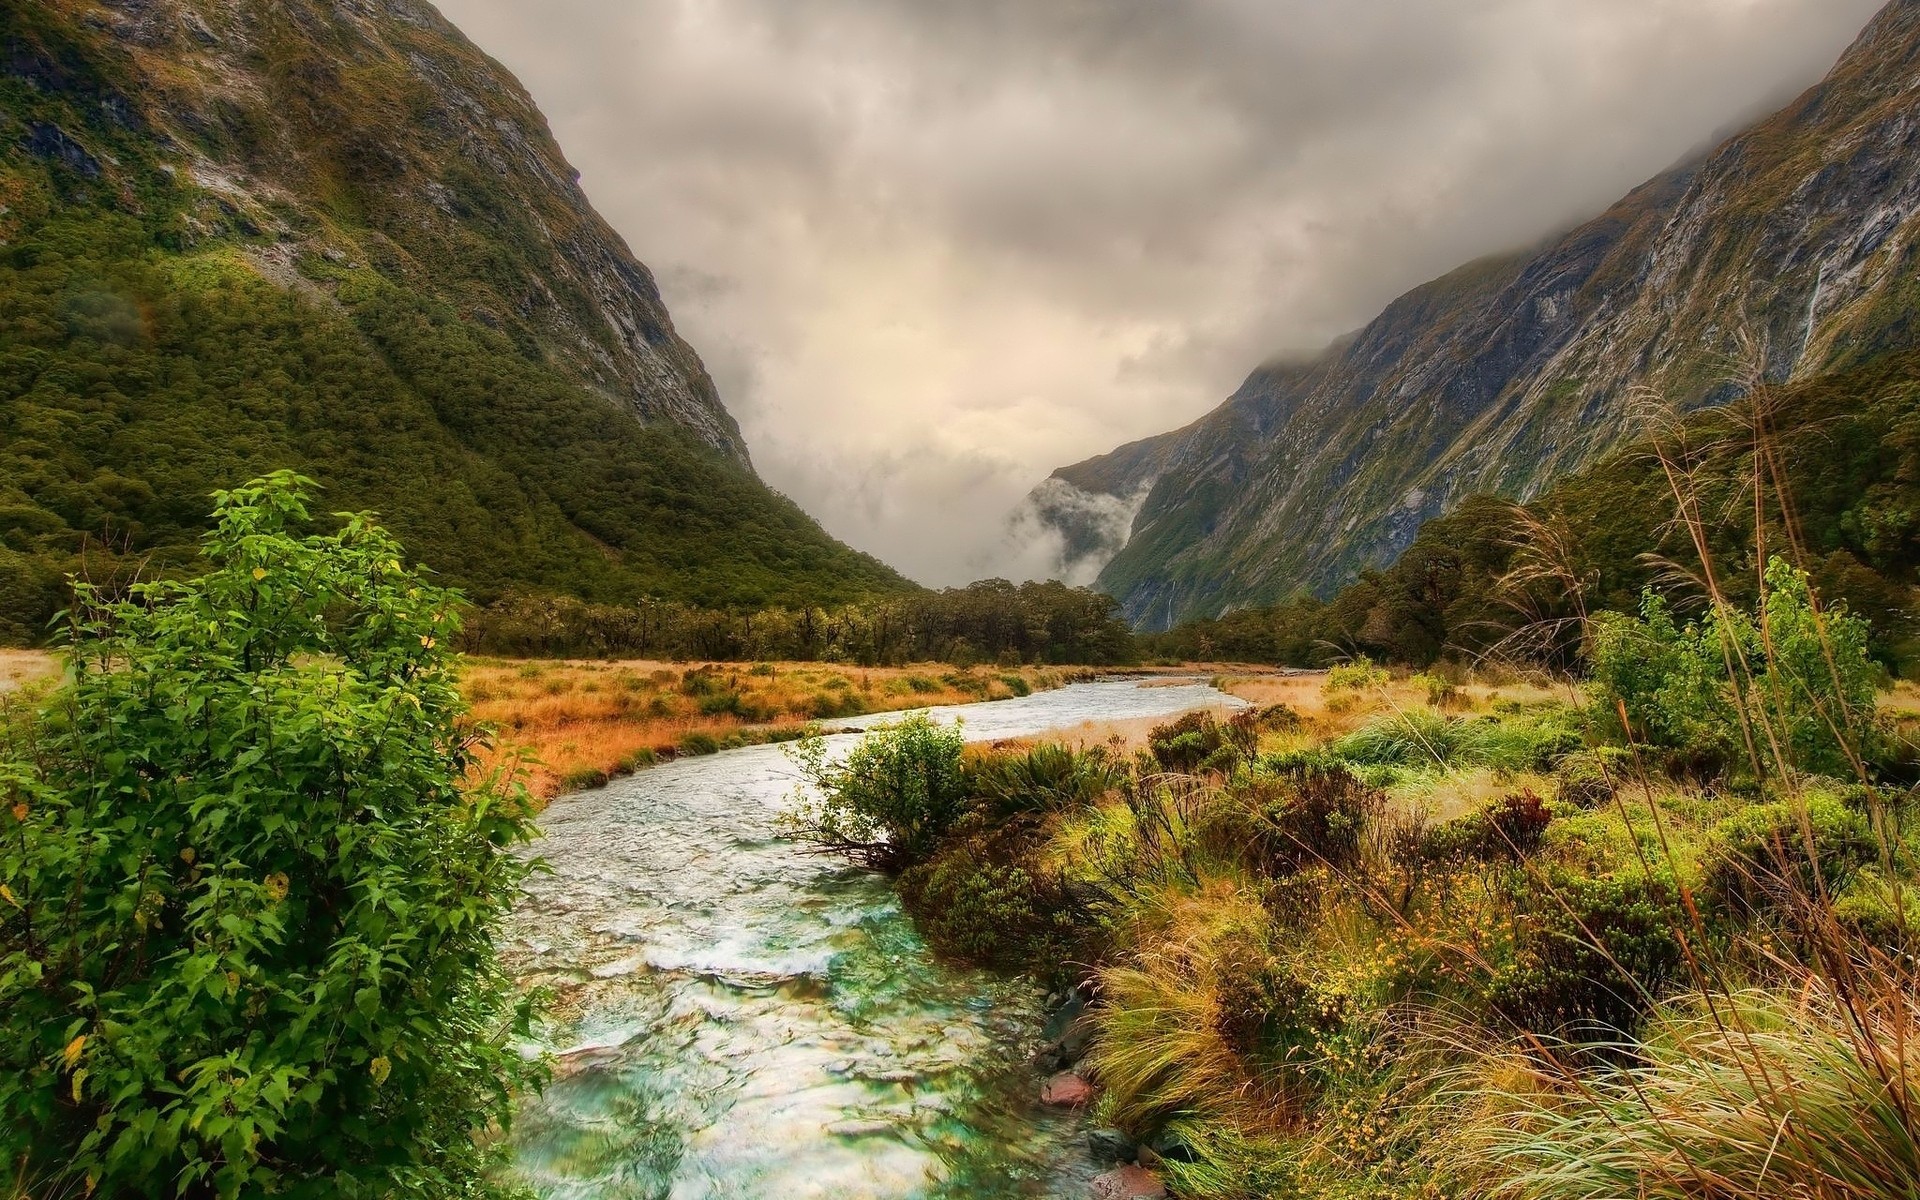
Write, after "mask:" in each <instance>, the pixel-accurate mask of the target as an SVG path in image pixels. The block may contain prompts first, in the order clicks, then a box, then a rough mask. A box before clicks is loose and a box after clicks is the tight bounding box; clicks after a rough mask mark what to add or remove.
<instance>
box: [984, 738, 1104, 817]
mask: <svg viewBox="0 0 1920 1200" xmlns="http://www.w3.org/2000/svg"><path fill="white" fill-rule="evenodd" d="M966 771H967V791H968V794H969V795H970V796H972V798H973V800H974V803H975V804H976V806H978V807H979V808H980V809H982V810H983V811H984V812H986V813H988V814H990V815H991V816H993V817H994V818H995V819H998V820H1005V819H1007V818H1009V817H1014V816H1018V815H1020V814H1022V813H1032V812H1062V811H1066V810H1068V809H1073V808H1085V807H1087V806H1088V805H1091V804H1093V803H1094V802H1095V801H1097V800H1099V799H1100V798H1101V797H1102V796H1104V795H1105V794H1106V793H1107V792H1108V791H1110V790H1112V789H1113V787H1114V786H1115V785H1116V784H1118V782H1119V780H1120V772H1119V770H1118V769H1117V768H1116V767H1115V766H1114V764H1113V762H1112V760H1111V759H1110V758H1108V756H1107V755H1106V753H1105V752H1103V751H1100V750H1075V749H1073V748H1071V747H1068V746H1062V745H1058V744H1056V743H1053V742H1045V743H1042V744H1040V745H1038V746H1035V747H1033V748H1032V749H1029V750H1025V751H1016V752H1013V753H999V754H989V755H986V756H984V757H982V758H978V759H975V760H973V761H972V762H969V763H968V764H967V768H966Z"/></svg>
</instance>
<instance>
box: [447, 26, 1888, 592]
mask: <svg viewBox="0 0 1920 1200" xmlns="http://www.w3.org/2000/svg"><path fill="white" fill-rule="evenodd" d="M1879 4H1880V0H540V2H539V3H531V2H529V0H439V5H440V8H441V9H442V11H443V12H445V13H446V15H447V16H448V17H449V18H451V19H452V20H453V21H454V22H455V23H456V24H458V25H459V26H460V27H461V28H462V29H463V30H465V31H466V33H467V34H468V35H469V36H470V37H471V38H472V39H473V40H474V41H476V42H477V43H478V44H479V45H480V46H481V47H482V48H483V49H485V50H487V51H488V52H490V53H491V54H492V55H493V56H494V57H496V58H498V59H500V60H501V61H502V62H504V63H505V64H506V65H507V66H508V67H509V68H510V69H512V70H513V71H514V73H515V74H517V75H518V76H519V77H520V79H521V81H522V82H523V83H524V84H526V86H527V88H528V89H529V90H530V91H531V92H532V93H533V96H534V98H535V100H536V101H537V102H538V103H539V104H540V106H541V108H542V110H543V111H544V112H545V113H546V115H547V118H548V120H549V122H550V123H551V124H552V126H553V129H554V132H555V134H556V135H557V137H558V138H559V141H560V144H561V147H562V148H563V150H564V151H565V152H566V154H567V156H568V158H569V159H570V160H571V161H572V162H573V164H574V165H575V166H576V167H577V168H579V170H580V171H581V174H582V184H583V186H584V187H585V188H586V190H587V194H588V196H589V198H590V199H591V200H592V201H593V202H594V204H595V206H596V207H597V208H598V209H599V210H600V212H601V213H602V214H603V215H604V216H605V217H606V218H607V219H608V221H609V222H611V224H612V225H613V226H614V228H615V229H617V230H618V231H619V232H620V233H621V234H622V235H623V236H624V237H625V238H626V239H627V242H628V243H629V244H630V245H631V246H632V247H633V249H634V252H635V253H636V254H637V255H638V256H639V258H640V259H641V260H642V261H643V262H645V263H647V264H648V266H650V267H651V268H652V269H653V271H654V274H655V276H656V277H657V278H658V280H659V283H660V287H661V291H662V292H663V293H664V295H665V297H666V301H667V305H668V308H669V309H670V310H671V312H672V313H673V316H674V321H675V324H676V326H677V327H678V329H679V331H680V333H681V334H682V336H684V337H685V338H686V339H687V340H688V341H690V342H691V343H692V344H693V346H694V347H695V348H696V349H697V350H698V351H699V352H700V354H701V356H702V358H703V359H704V360H705V361H706V363H707V366H708V369H709V370H710V371H711V372H712V374H713V376H714V380H715V382H716V384H718V386H719V389H720V394H721V397H722V399H723V400H724V401H725V402H726V404H727V407H728V408H729V409H730V410H731V411H732V412H733V414H734V416H735V417H736V418H738V420H739V422H740V425H741V428H742V430H743V432H744V433H745V435H746V438H747V443H748V446H749V448H750V449H751V451H752V454H753V457H754V462H755V465H756V467H757V468H758V470H759V471H760V474H761V476H762V477H763V478H765V479H766V480H767V482H769V483H770V484H772V485H773V486H774V487H776V488H778V489H779V490H781V491H783V492H785V493H786V494H787V495H789V496H791V497H792V498H793V499H794V500H796V501H798V502H799V503H800V504H801V506H802V507H804V508H806V509H807V511H808V512H810V513H812V514H813V515H814V516H815V517H816V518H818V519H819V520H820V521H821V523H822V524H823V525H825V526H826V528H827V529H828V530H829V532H831V533H833V534H834V535H836V536H837V537H839V538H841V539H843V540H845V541H847V542H849V543H851V544H852V545H854V546H857V547H859V548H860V549H863V550H867V551H869V552H871V553H873V554H876V555H878V556H879V557H880V558H882V559H884V560H886V561H887V562H889V563H891V564H893V565H894V566H896V567H898V568H899V569H901V570H902V571H904V572H905V573H906V574H908V575H910V576H912V577H914V578H915V579H918V580H920V581H921V582H923V583H927V584H931V585H936V586H939V585H948V584H957V583H963V582H966V581H968V580H971V579H975V578H979V577H982V576H986V575H1006V576H1009V577H1013V578H1024V577H1029V576H1044V575H1046V574H1048V573H1050V571H1051V570H1052V569H1053V568H1054V566H1055V565H1056V563H1057V547H1055V546H1052V545H1050V544H1048V542H1047V541H1046V540H1045V539H1044V538H1039V539H1034V538H1032V537H1029V536H1025V535H1022V536H1014V535H1013V534H1011V533H1010V532H1009V528H1010V527H1009V525H1008V520H1007V518H1008V517H1009V516H1010V515H1011V514H1012V513H1013V512H1014V511H1015V510H1016V508H1017V506H1018V505H1019V503H1020V501H1021V499H1022V497H1023V496H1024V495H1025V494H1026V493H1027V491H1028V490H1029V489H1031V488H1032V487H1034V486H1035V485H1036V484H1038V483H1039V482H1040V481H1041V480H1043V479H1044V478H1046V476H1047V475H1048V474H1049V473H1050V472H1051V471H1052V470H1053V469H1054V468H1055V467H1057V466H1061V465H1064V464H1067V463H1072V462H1077V461H1079V460H1080V459H1083V458H1087V457H1089V456H1091V455H1095V454H1099V453H1103V452H1105V451H1107V450H1110V449H1112V448H1113V447H1115V446H1117V445H1119V444H1121V443H1123V442H1126V441H1130V440H1132V439H1135V438H1140V437H1144V436H1147V435H1149V434H1154V433H1159V432H1162V431H1165V430H1168V429H1172V428H1175V427H1177V426H1180V425H1183V424H1185V423H1187V422H1189V421H1191V420H1193V419H1194V418H1196V417H1198V416H1200V415H1202V414H1203V413H1205V412H1206V411H1208V410H1209V409H1211V408H1213V407H1214V406H1216V405H1217V404H1219V403H1220V401H1222V400H1224V399H1225V398H1226V396H1227V395H1228V394H1229V393H1231V392H1232V391H1233V389H1234V388H1235V387H1236V386H1238V384H1239V382H1240V381H1241V379H1243V378H1244V377H1245V376H1246V375H1247V373H1248V372H1249V371H1251V370H1252V369H1253V368H1254V367H1255V366H1257V365H1259V364H1260V363H1261V362H1263V361H1267V360H1270V359H1273V358H1278V357H1284V356H1292V355H1299V354H1303V353H1308V352H1311V351H1313V350H1315V349H1317V348H1319V347H1321V346H1324V345H1325V344H1326V343H1327V342H1329V341H1330V340H1332V339H1333V338H1335V337H1337V336H1339V335H1340V334H1342V333H1345V332H1347V331H1349V330H1352V329H1354V328H1357V327H1359V326H1360V325H1363V324H1365V323H1366V321H1367V320H1369V319H1370V318H1371V317H1373V316H1374V315H1375V314H1376V313H1377V312H1378V311H1379V310H1380V309H1381V308H1382V307H1384V306H1385V305H1386V303H1387V302H1388V301H1390V300H1391V299H1393V297H1395V296H1396V295H1398V294H1400V293H1401V292H1404V291H1405V290H1407V289H1408V288H1411V287H1413V286H1415V285H1417V284H1419V283H1422V282H1424V281H1425V280H1427V279H1430V278H1432V277H1434V276H1436V275H1439V274H1441V273H1443V272H1445V271H1447V270H1449V269H1451V268H1453V267H1455V266H1457V265H1459V264H1461V263H1463V262H1466V261H1468V260H1470V259H1473V258H1476V257H1479V256H1481V255H1484V254H1488V253H1493V252H1496V251H1501V250H1507V249H1513V248H1518V247H1521V246H1524V245H1527V244H1529V243H1532V242H1534V241H1537V240H1539V239H1541V238H1543V237H1545V236H1547V235H1549V234H1551V233H1553V232H1556V231H1558V230H1561V229H1564V228H1566V227H1568V226H1570V225H1572V224H1574V223H1576V222H1577V221H1579V220H1581V219H1583V218H1585V217H1587V216H1590V215H1593V214H1594V213H1597V212H1598V211H1600V210H1601V209H1603V208H1604V207H1606V206H1607V205H1608V204H1610V203H1611V202H1612V201H1613V200H1615V199H1616V198H1618V197H1619V196H1620V195H1622V194H1624V193H1625V192H1626V191H1627V190H1628V189H1630V188H1631V187H1633V186H1635V185H1636V184H1638V183H1640V182H1642V181H1644V180H1645V179H1647V178H1649V177H1650V176H1652V175H1654V174H1656V173H1658V172H1659V171H1661V170H1663V169H1664V168H1666V167H1667V166H1669V165H1671V164H1673V163H1674V162H1675V161H1677V160H1679V159H1680V158H1682V157H1683V156H1685V155H1687V154H1688V153H1690V152H1692V151H1694V150H1697V149H1699V148H1701V147H1704V146H1706V145H1708V144H1710V143H1711V142H1712V141H1713V140H1715V139H1716V138H1717V137H1719V136H1724V135H1725V134H1726V133H1728V132H1731V131H1732V130H1734V129H1735V128H1737V127H1738V126H1739V125H1740V124H1744V123H1745V122H1746V121H1748V120H1751V119H1753V118H1754V117H1756V116H1758V115H1761V114H1762V113H1764V112H1766V111H1768V110H1770V109H1772V108H1774V107H1777V106H1778V105H1779V104H1781V103H1784V102H1785V101H1786V100H1787V99H1789V98H1790V97H1791V96H1792V95H1794V94H1795V93H1797V92H1798V91H1800V90H1801V89H1803V88H1805V87H1807V86H1810V85H1811V84H1813V83H1814V82H1817V80H1818V79H1819V77H1820V76H1821V75H1822V74H1824V72H1825V70H1826V68H1827V67H1828V66H1829V65H1831V63H1832V61H1833V60H1834V59H1835V58H1836V57H1837V56H1838V55H1839V53H1840V52H1841V51H1842V50H1843V49H1844V48H1845V47H1846V45H1847V44H1848V42H1850V41H1851V40H1852V38H1853V37H1854V35H1855V34H1856V33H1857V32H1858V31H1859V29H1860V28H1861V27H1862V26H1863V25H1865V23H1866V22H1867V20H1868V19H1869V18H1870V17H1871V16H1872V15H1873V13H1874V11H1875V10H1876V9H1877V8H1878V7H1879ZM1031 528H1032V527H1031V526H1028V527H1027V529H1028V532H1029V533H1031Z"/></svg>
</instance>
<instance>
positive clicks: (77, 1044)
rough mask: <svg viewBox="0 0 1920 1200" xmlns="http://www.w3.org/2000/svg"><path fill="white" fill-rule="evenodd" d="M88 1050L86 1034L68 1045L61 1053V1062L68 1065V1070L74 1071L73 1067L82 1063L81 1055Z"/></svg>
mask: <svg viewBox="0 0 1920 1200" xmlns="http://www.w3.org/2000/svg"><path fill="white" fill-rule="evenodd" d="M86 1048H87V1035H86V1034H84V1033H83V1034H81V1035H80V1036H79V1037H77V1038H74V1039H73V1040H72V1041H70V1042H68V1043H67V1048H66V1049H65V1050H62V1051H61V1052H60V1060H61V1061H62V1062H64V1063H66V1064H67V1070H69V1071H71V1070H73V1065H74V1064H75V1063H77V1062H79V1061H80V1054H81V1052H82V1051H83V1050H85V1049H86Z"/></svg>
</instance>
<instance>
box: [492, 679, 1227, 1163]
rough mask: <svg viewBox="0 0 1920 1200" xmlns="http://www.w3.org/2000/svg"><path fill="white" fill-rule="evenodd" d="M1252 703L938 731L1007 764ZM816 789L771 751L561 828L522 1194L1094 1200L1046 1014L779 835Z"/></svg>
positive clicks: (993, 709)
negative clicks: (543, 1026) (1001, 755)
mask: <svg viewBox="0 0 1920 1200" xmlns="http://www.w3.org/2000/svg"><path fill="white" fill-rule="evenodd" d="M1237 704H1239V701H1236V700H1234V699H1233V698H1232V697H1228V696H1224V695H1222V694H1221V693H1219V692H1217V691H1215V690H1213V689H1212V688H1210V687H1208V686H1206V685H1204V684H1202V683H1200V682H1198V681H1181V682H1174V683H1171V684H1170V683H1169V682H1168V681H1165V680H1155V681H1150V682H1148V683H1146V684H1144V685H1143V684H1142V683H1140V682H1138V681H1130V680H1116V681H1103V682H1097V683H1085V684H1075V685H1072V686H1070V687H1066V688H1061V689H1058V690H1055V691H1049V692H1042V693H1038V694H1035V695H1033V696H1028V697H1024V698H1022V699H1017V700H1003V701H995V702H992V703H985V704H975V705H967V706H963V707H954V708H939V709H933V710H930V711H931V712H932V713H933V715H934V716H935V717H936V718H937V719H940V720H945V721H951V720H960V721H961V722H962V727H963V729H964V730H965V732H966V736H967V738H968V739H969V740H971V741H985V740H993V739H998V738H1008V737H1021V736H1029V735H1033V734H1038V733H1044V732H1047V731H1049V730H1058V729H1068V728H1072V727H1074V726H1076V725H1079V724H1080V723H1082V722H1085V721H1113V720H1137V719H1140V718H1160V717H1172V716H1175V715H1178V714H1179V713H1182V712H1187V711H1191V710H1193V709H1197V708H1205V707H1218V706H1229V707H1230V706H1235V705H1237ZM900 715H901V714H887V715H883V716H876V717H867V718H862V719H861V720H858V721H850V722H845V724H846V725H849V726H854V727H864V728H870V727H872V726H873V725H875V724H878V723H881V722H883V721H887V720H895V719H898V717H899V716H900ZM858 737H859V735H858V734H843V735H838V736H836V737H834V738H833V739H831V741H832V743H833V747H834V751H835V752H836V753H845V752H846V750H847V748H849V747H851V746H852V745H853V743H854V742H855V741H857V740H858ZM798 784H799V779H798V774H797V772H796V770H795V768H794V766H793V764H792V762H791V760H790V759H788V757H787V756H786V754H785V753H784V752H783V748H782V747H778V746H759V747H752V748H749V749H743V750H732V751H727V752H724V753H721V754H717V755H712V756H708V757H703V758H692V759H682V760H680V761H678V762H673V763H668V764H665V765H662V766H659V767H655V768H652V769H650V770H647V771H643V772H641V773H640V774H637V775H634V776H632V777H629V778H626V779H622V780H618V781H615V782H614V783H611V784H609V785H608V786H606V787H603V788H598V789H595V790H592V791H587V792H579V793H575V794H573V795H570V796H565V797H562V798H561V799H559V800H557V801H555V803H554V804H553V806H552V807H551V808H549V809H548V810H547V811H546V813H545V814H544V815H543V817H542V819H541V825H542V828H543V830H544V837H543V838H542V839H541V841H540V842H539V843H538V844H536V846H535V847H534V852H535V853H537V854H539V855H540V856H541V857H543V858H544V859H545V860H546V861H547V863H548V864H549V865H550V868H551V869H550V873H547V874H543V875H539V876H536V877H535V878H534V879H533V880H532V881H531V883H530V884H529V886H528V890H527V896H526V899H525V900H524V902H523V903H522V904H521V906H520V907H519V909H518V911H517V912H516V914H515V916H514V918H513V921H512V923H511V926H510V928H509V931H508V940H507V942H506V944H505V946H504V950H505V953H506V956H507V959H508V961H509V964H510V965H511V966H512V968H513V969H514V970H515V971H516V972H517V973H518V974H519V975H520V976H521V977H522V978H523V979H525V980H527V981H529V982H530V983H533V984H535V985H540V986H545V987H547V988H549V989H551V991H552V994H553V1001H554V1003H553V1011H554V1017H553V1021H552V1024H551V1028H550V1030H549V1033H548V1043H549V1044H548V1047H547V1048H548V1049H550V1050H551V1051H552V1052H553V1053H554V1054H555V1056H556V1062H557V1064H558V1070H557V1074H556V1078H555V1079H554V1082H553V1083H552V1084H551V1085H550V1086H549V1088H548V1089H547V1091H546V1093H545V1094H544V1095H543V1096H540V1097H538V1098H535V1099H530V1100H528V1101H527V1102H526V1103H525V1104H524V1105H523V1106H522V1111H521V1113H520V1116H519V1119H518V1121H517V1123H516V1125H515V1129H514V1153H515V1164H516V1165H515V1170H516V1173H517V1175H518V1176H519V1177H520V1179H521V1180H522V1181H523V1182H525V1183H528V1184H530V1185H531V1186H532V1187H533V1188H534V1189H535V1190H536V1191H537V1192H539V1193H540V1194H541V1195H543V1196H546V1197H553V1198H555V1200H576V1198H577V1200H588V1198H592V1200H601V1198H611V1197H617V1198H620V1200H666V1198H669V1197H670V1198H672V1200H709V1198H713V1200H722V1198H724V1200H758V1198H761V1197H765V1198H767V1200H799V1198H803V1197H823V1198H824V1197H833V1198H835V1200H867V1198H875V1200H877V1198H880V1197H941V1196H954V1197H960V1196H965V1197H980V1198H992V1197H1002V1196H1004V1197H1015V1196H1046V1195H1055V1194H1058V1195H1072V1196H1079V1195H1083V1194H1084V1193H1085V1186H1084V1185H1085V1181H1086V1180H1087V1179H1088V1178H1090V1177H1091V1175H1092V1173H1093V1170H1094V1168H1093V1166H1092V1165H1091V1163H1089V1162H1088V1161H1087V1160H1086V1157H1085V1154H1084V1151H1083V1149H1082V1148H1081V1146H1080V1143H1081V1142H1082V1141H1083V1140H1084V1139H1083V1138H1082V1137H1081V1136H1080V1134H1079V1131H1078V1129H1077V1125H1076V1122H1075V1120H1074V1119H1073V1118H1071V1117H1067V1116H1062V1115H1060V1114H1053V1113H1048V1112H1044V1111H1038V1110H1037V1108H1036V1106H1035V1105H1033V1104H1032V1103H1031V1100H1030V1097H1031V1096H1032V1095H1033V1093H1034V1088H1035V1083H1036V1081H1035V1078H1034V1076H1033V1075H1032V1073H1031V1068H1029V1067H1027V1066H1026V1065H1025V1064H1026V1063H1027V1062H1028V1060H1029V1059H1030V1058H1031V1057H1032V1055H1033V1053H1034V1051H1035V1049H1036V1048H1037V1047H1038V1046H1039V1045H1040V1044H1041V1040H1042V1037H1043V1029H1044V1026H1045V1024H1046V1021H1047V1016H1048V1014H1047V1011H1046V999H1045V997H1043V996H1041V995H1040V994H1039V993H1038V992H1037V990H1036V989H1035V988H1034V987H1033V986H1032V985H1030V984H1028V983H1025V982H1023V981H1018V980H1006V979H1000V978H997V977H994V976H991V975H988V974H985V973H982V972H977V971H968V970H962V969H956V968H954V967H952V966H950V965H947V964H942V963H939V962H936V961H935V960H934V959H933V958H932V957H931V956H930V955H929V954H928V953H927V952H926V950H925V948H924V947H923V946H922V944H921V943H920V941H919V939H918V938H917V936H916V935H915V933H914V930H913V928H912V924H911V922H909V921H908V919H907V918H906V917H905V915H904V914H903V913H902V912H901V911H900V908H899V906H898V905H897V904H896V903H895V901H894V898H893V896H892V894H891V892H890V891H889V889H888V887H887V885H886V883H885V882H884V881H883V880H880V879H878V878H876V877H874V876H872V875H870V874H867V873H864V872H860V871H855V870H851V869H848V868H847V867H845V866H844V865H842V864H839V863H837V862H835V861H832V860H828V859H822V858H820V857H817V856H813V855H809V854H806V853H804V852H803V851H802V850H801V849H800V848H799V847H797V846H795V845H794V844H792V843H791V842H788V841H785V840H783V839H781V838H780V837H778V836H777V834H776V833H775V824H776V820H777V817H778V815H779V814H780V812H781V811H783V810H784V809H785V808H786V807H787V806H788V804H789V802H790V798H791V796H792V795H793V793H794V789H795V788H796V787H797V786H798Z"/></svg>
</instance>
